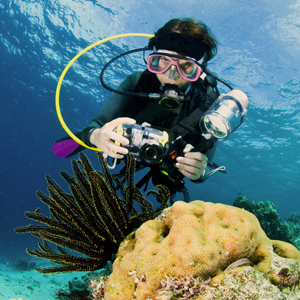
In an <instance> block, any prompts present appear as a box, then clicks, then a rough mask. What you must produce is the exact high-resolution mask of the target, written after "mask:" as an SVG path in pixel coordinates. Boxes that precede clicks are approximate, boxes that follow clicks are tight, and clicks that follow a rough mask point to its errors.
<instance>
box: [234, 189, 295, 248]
mask: <svg viewBox="0 0 300 300" xmlns="http://www.w3.org/2000/svg"><path fill="white" fill-rule="evenodd" d="M233 206H236V207H240V208H244V209H246V210H247V211H249V212H251V213H253V214H254V215H255V216H256V217H257V219H258V221H259V222H260V225H261V227H262V229H263V230H264V231H265V233H266V235H267V236H268V238H270V239H273V240H281V241H285V242H288V243H291V244H293V245H294V246H295V247H297V248H298V250H300V215H299V214H296V213H294V214H292V215H291V216H290V217H289V218H288V219H287V220H283V219H281V218H280V216H279V214H278V212H277V210H276V209H275V206H274V204H272V203H271V202H269V201H260V202H257V203H255V202H250V201H249V200H248V198H247V197H245V196H241V195H239V196H238V197H237V198H236V199H235V201H234V203H233Z"/></svg>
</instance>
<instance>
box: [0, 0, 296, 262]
mask: <svg viewBox="0 0 300 300" xmlns="http://www.w3.org/2000/svg"><path fill="white" fill-rule="evenodd" d="M171 3H172V4H171ZM183 3H184V4H183ZM0 8H1V10H0V14H1V15H0V23H1V25H0V56H1V60H0V63H1V67H0V80H1V111H0V114H1V118H0V121H1V127H0V128H1V136H0V138H1V162H0V174H1V181H0V182H1V191H0V193H1V209H0V222H1V223H0V225H1V231H0V254H1V255H4V256H6V257H7V258H14V257H16V255H19V256H20V255H23V256H24V257H25V256H26V254H24V249H25V248H26V247H28V248H30V249H33V248H34V247H35V246H36V243H37V239H35V238H34V237H31V236H30V235H28V234H27V235H17V234H15V233H14V232H13V228H14V227H16V226H20V225H27V224H28V223H29V220H27V219H26V218H25V217H24V211H26V210H29V211H33V210H35V209H36V208H37V207H40V208H41V212H42V213H45V214H46V213H47V209H46V207H45V206H44V205H43V204H42V203H41V202H40V201H39V200H38V198H37V197H36V196H35V192H36V191H37V190H39V189H40V190H42V191H44V192H46V188H47V185H46V183H45V180H44V175H45V174H46V173H48V174H51V176H52V177H53V178H54V179H55V180H57V181H58V182H59V183H62V180H61V178H60V176H59V171H60V170H62V169H66V170H68V171H71V168H70V159H59V158H57V157H56V156H55V155H54V154H52V150H51V146H52V143H53V142H54V141H55V140H57V139H59V138H61V137H63V136H65V132H64V130H63V129H62V127H61V125H60V123H59V122H58V119H57V116H56V112H55V105H54V99H55V90H56V85H57V82H58V79H59V77H60V75H61V73H62V71H63V69H64V68H65V66H66V65H67V64H68V62H69V61H70V60H71V59H72V58H73V57H74V56H75V55H76V54H77V53H78V52H79V51H81V50H82V49H84V48H86V47H87V46H89V45H90V44H93V43H95V42H97V41H98V40H100V39H102V38H106V37H110V36H113V35H117V34H122V33H130V32H137V33H150V34H152V33H153V32H154V30H157V29H158V28H159V27H161V26H162V25H163V24H165V23H166V22H167V21H168V20H169V19H171V18H174V17H187V16H188V17H193V18H198V19H200V20H202V21H204V22H205V23H207V25H209V27H210V28H211V30H212V32H213V33H214V35H215V36H216V38H217V39H218V41H219V51H218V55H217V56H216V58H215V59H214V60H213V61H212V62H211V63H210V64H209V68H210V69H211V70H212V71H213V72H215V73H216V74H218V75H219V76H220V77H221V78H224V79H226V80H227V81H228V82H230V83H231V84H232V85H234V87H235V88H238V89H241V90H243V91H244V92H246V93H247V95H248V96H249V99H250V107H249V111H248V115H247V118H246V121H245V123H244V124H243V125H242V127H241V128H240V129H239V130H238V131H237V132H235V133H234V134H233V135H232V136H231V137H230V139H229V140H228V141H226V142H224V143H222V144H220V145H219V147H218V150H217V153H216V156H215V162H216V163H217V164H219V165H225V166H226V170H227V175H224V174H216V175H214V176H213V177H211V178H210V179H209V180H208V181H207V182H205V183H203V184H201V185H192V184H191V183H187V185H188V187H189V189H190V193H191V198H192V199H193V200H194V199H201V200H205V201H213V202H221V203H226V204H232V203H233V201H234V200H235V198H236V196H237V195H238V194H240V193H241V194H242V195H244V196H246V197H248V198H249V200H251V201H255V202H258V201H271V202H273V203H274V204H275V206H276V208H277V210H278V212H279V214H280V216H281V217H283V218H286V217H288V216H289V215H290V214H291V213H292V212H300V196H299V192H300V188H299V179H300V155H299V149H300V145H299V141H300V138H299V136H300V108H299V101H298V99H299V95H300V83H299V66H300V21H299V15H300V1H299V0H286V1H282V0H272V1H271V0H265V1H263V0H260V1H252V0H250V1H249V0H232V1H221V0H215V1H214V0H211V1H200V2H199V1H198V0H186V1H184V2H183V1H179V0H173V1H149V0H147V1H146V0H141V1H116V0H110V1H106V0H102V1H97V0H90V1H87V0H86V1H79V0H78V1H75V0H65V1H54V0H52V1H50V0H45V1H33V0H27V1H17V0H3V1H1V4H0ZM146 43H147V39H146V38H143V37H139V38H133V37H130V38H123V39H118V40H115V41H112V42H109V43H106V44H103V45H101V46H98V47H96V48H93V49H92V50H90V51H89V52H87V53H86V54H84V55H83V56H82V57H80V59H79V60H78V61H77V62H76V63H75V64H74V65H73V66H72V67H71V69H70V70H69V72H68V73H67V75H66V80H65V81H64V83H63V86H62V90H61V108H62V113H63V116H64V119H65V121H66V123H67V124H68V126H69V127H70V129H71V130H72V131H74V132H76V131H77V130H80V129H81V128H83V127H84V126H86V125H87V124H88V123H89V121H90V120H91V119H92V118H93V117H94V116H95V115H96V114H97V112H98V111H99V110H100V109H101V107H102V106H103V104H104V103H105V101H106V99H107V98H108V97H109V95H110V93H109V92H108V91H106V90H104V89H103V88H102V87H101V85H100V83H99V79H98V76H99V71H100V69H101V67H102V66H103V65H104V64H105V63H106V62H107V61H108V59H110V58H112V57H114V56H115V55H116V54H118V53H122V52H124V50H127V49H133V48H136V47H141V46H144V45H145V44H146ZM140 63H141V62H140V60H138V63H137V62H136V58H135V56H131V57H128V58H127V59H126V60H124V61H122V62H120V63H119V64H117V65H115V68H114V69H113V70H112V71H110V72H109V74H110V78H109V82H110V84H111V85H113V86H117V84H118V83H119V82H120V80H122V79H123V78H124V77H125V76H126V74H129V73H130V72H132V71H133V70H135V67H136V65H138V66H140ZM224 91H226V89H224ZM86 153H87V154H88V155H89V157H90V158H91V159H92V161H93V162H94V165H95V167H96V166H97V163H96V162H95V159H94V153H93V152H92V151H90V150H87V151H86ZM177 199H182V197H181V195H179V196H178V197H177Z"/></svg>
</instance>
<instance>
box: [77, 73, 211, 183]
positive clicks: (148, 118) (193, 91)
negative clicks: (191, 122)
mask: <svg viewBox="0 0 300 300" xmlns="http://www.w3.org/2000/svg"><path fill="white" fill-rule="evenodd" d="M118 90H123V91H129V92H146V93H157V92H161V84H160V82H159V81H158V79H157V77H156V75H155V74H153V73H150V72H149V71H148V70H146V71H144V72H136V73H133V74H131V75H129V76H128V77H127V78H126V79H125V80H124V81H123V82H122V83H121V84H120V86H119V87H118ZM186 96H189V98H190V100H185V101H184V102H183V103H182V104H181V105H180V107H179V108H177V109H174V110H168V109H166V108H164V107H162V106H161V105H159V103H158V101H159V100H151V99H147V98H137V97H129V96H123V95H120V94H116V93H115V94H113V95H112V96H111V97H110V98H109V100H108V101H107V103H106V104H105V105H104V107H103V108H102V110H101V111H100V113H99V114H98V115H97V116H96V118H94V119H93V121H92V122H91V123H90V124H89V126H88V127H87V128H85V129H84V130H83V131H82V133H81V139H82V140H83V142H84V143H86V144H87V145H89V146H94V145H92V144H91V143H90V141H89V135H90V134H89V133H90V132H91V129H93V128H101V127H102V126H103V125H104V124H106V123H108V122H110V121H112V120H114V119H116V118H119V117H129V118H132V119H135V120H136V122H137V124H142V123H143V122H147V123H149V124H151V127H152V128H156V129H160V130H166V131H168V130H169V129H171V128H173V127H174V125H176V124H177V123H178V122H179V121H182V120H183V119H184V118H185V117H187V116H188V115H189V114H191V113H192V112H193V111H194V110H195V109H196V108H200V109H201V111H206V110H207V109H208V108H209V106H210V105H211V104H212V103H213V102H214V100H215V98H216V97H215V98H212V97H210V96H209V95H208V94H207V92H206V88H205V86H204V83H203V80H202V79H201V78H199V80H197V81H196V82H193V83H192V84H191V87H190V88H189V89H188V90H187V91H186ZM215 96H217V95H215ZM194 128H195V130H196V131H197V132H196V134H195V132H194V133H191V134H190V133H188V134H186V135H184V137H183V139H184V142H186V143H189V144H192V145H193V146H194V147H195V148H197V146H198V145H199V144H200V143H201V141H202V140H203V137H202V136H201V132H200V129H199V125H198V123H197V125H196V126H195V127H194ZM215 150H216V145H214V146H213V148H211V149H209V150H208V151H207V152H206V153H205V155H206V156H207V157H208V163H212V160H213V156H214V153H215ZM164 183H165V182H164Z"/></svg>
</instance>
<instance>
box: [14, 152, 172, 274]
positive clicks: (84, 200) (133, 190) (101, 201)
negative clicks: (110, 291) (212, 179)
mask: <svg viewBox="0 0 300 300" xmlns="http://www.w3.org/2000/svg"><path fill="white" fill-rule="evenodd" d="M97 156H98V159H99V162H100V166H101V170H100V171H96V170H95V169H94V168H93V167H92V165H91V163H90V161H89V159H88V157H87V156H86V155H85V154H83V153H81V154H79V159H78V160H76V161H72V169H73V172H74V175H73V176H71V175H70V174H69V173H68V172H66V171H61V172H60V174H61V176H62V177H63V178H64V180H65V181H66V182H67V183H68V184H69V189H70V193H66V192H65V191H63V190H62V188H61V187H60V186H59V185H58V184H57V183H56V182H55V181H54V180H52V179H51V178H50V176H49V175H46V180H47V183H48V185H49V186H48V192H49V195H48V196H47V195H45V194H44V193H42V192H40V191H38V192H37V196H38V197H39V198H40V200H41V201H42V202H43V203H44V204H46V205H47V206H48V207H49V210H50V216H49V217H48V216H45V215H43V214H41V213H40V212H39V209H36V211H35V212H25V216H26V217H27V218H29V219H31V220H34V221H38V222H40V223H42V224H43V225H28V226H25V227H18V228H15V231H16V232H18V233H27V232H29V233H31V234H32V235H34V236H36V237H39V238H41V239H43V241H42V243H38V246H39V250H37V249H34V250H33V251H30V250H29V249H26V252H27V253H28V254H30V255H33V256H35V257H39V258H44V259H48V260H50V261H52V262H53V263H54V264H55V265H54V266H53V267H49V268H40V269H37V271H39V272H41V273H44V274H47V273H55V272H71V271H94V270H98V269H101V268H103V267H104V266H105V265H106V263H107V261H108V260H110V259H111V257H112V254H116V253H117V251H118V247H119V245H120V243H121V242H122V241H123V240H124V238H125V237H126V236H127V235H128V234H129V233H131V232H132V231H134V230H135V228H137V227H139V226H140V225H141V224H142V223H144V222H146V221H148V220H150V219H153V218H155V216H157V215H158V214H159V212H160V211H161V210H162V209H164V208H166V207H168V205H169V199H170V192H169V190H168V189H167V188H166V187H165V186H157V189H158V191H151V192H149V193H151V194H154V195H155V196H156V199H157V201H158V202H159V203H160V205H159V206H158V207H157V208H156V209H153V208H152V204H151V202H150V201H149V200H146V199H145V198H144V197H143V196H142V194H141V192H140V190H139V189H138V188H137V187H136V186H135V185H134V172H135V160H134V158H133V157H132V156H131V155H129V156H128V159H127V163H126V173H125V177H124V179H123V181H122V182H121V180H120V179H117V178H114V177H113V176H112V175H111V173H110V171H109V170H108V168H107V165H106V162H105V161H104V160H103V158H102V155H101V154H99V153H97ZM137 208H139V210H140V212H138V211H137ZM46 241H49V242H51V243H54V244H56V245H57V250H56V251H54V250H52V249H51V248H50V247H48V244H47V242H46ZM67 249H70V250H72V253H71V254H70V253H68V252H70V251H67ZM74 251H75V252H77V253H79V255H75V254H73V252H74Z"/></svg>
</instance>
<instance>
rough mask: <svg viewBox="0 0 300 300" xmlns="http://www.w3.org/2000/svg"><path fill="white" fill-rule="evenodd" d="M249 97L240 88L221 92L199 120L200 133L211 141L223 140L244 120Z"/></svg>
mask: <svg viewBox="0 0 300 300" xmlns="http://www.w3.org/2000/svg"><path fill="white" fill-rule="evenodd" d="M248 106H249V99H248V97H247V95H246V94H245V93H244V92H242V91H240V90H236V89H234V90H232V91H230V92H229V93H227V94H221V95H220V96H219V97H218V99H217V100H216V101H215V102H214V103H213V104H212V105H211V106H210V107H209V109H208V110H207V111H206V112H205V113H204V114H203V116H202V117H201V119H200V121H199V126H200V129H201V132H202V135H203V136H204V137H205V138H206V139H210V140H212V141H219V142H222V141H225V140H226V139H227V138H228V137H229V135H230V134H231V133H233V132H234V131H235V130H237V129H238V128H239V127H240V126H241V125H242V123H243V122H244V120H245V117H246V114H247V108H248Z"/></svg>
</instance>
